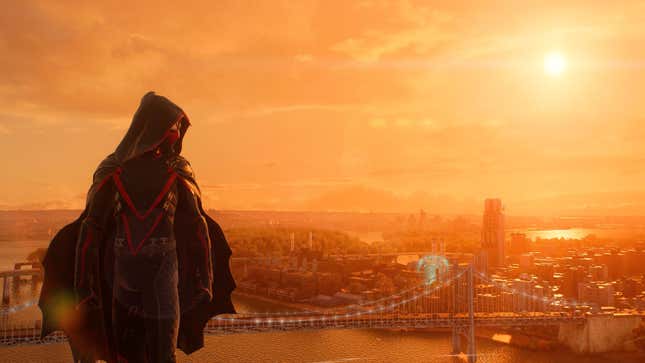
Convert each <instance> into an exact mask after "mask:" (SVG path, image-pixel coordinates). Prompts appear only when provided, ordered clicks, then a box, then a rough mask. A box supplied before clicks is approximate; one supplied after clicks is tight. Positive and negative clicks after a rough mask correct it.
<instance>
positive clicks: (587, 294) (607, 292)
mask: <svg viewBox="0 0 645 363" xmlns="http://www.w3.org/2000/svg"><path fill="white" fill-rule="evenodd" d="M578 296H579V300H580V301H581V302H583V303H590V304H596V305H597V306H598V307H602V306H614V285H613V284H611V283H593V282H589V283H583V284H580V285H579V286H578Z"/></svg>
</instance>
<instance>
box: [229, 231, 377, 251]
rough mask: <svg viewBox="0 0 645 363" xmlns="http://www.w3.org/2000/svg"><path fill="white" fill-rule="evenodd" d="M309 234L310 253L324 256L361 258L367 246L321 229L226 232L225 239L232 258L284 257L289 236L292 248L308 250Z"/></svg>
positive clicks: (367, 249) (289, 247) (341, 234)
mask: <svg viewBox="0 0 645 363" xmlns="http://www.w3.org/2000/svg"><path fill="white" fill-rule="evenodd" d="M309 232H312V237H313V238H312V240H313V247H314V250H320V249H323V250H324V253H325V254H364V253H368V252H369V245H368V244H367V243H365V242H362V241H360V240H359V239H358V238H355V237H351V236H350V235H348V234H347V233H344V232H340V231H332V230H323V229H310V228H288V227H243V228H233V229H228V230H226V232H225V233H226V238H227V240H228V242H229V244H230V246H231V249H232V250H233V254H234V256H235V257H257V256H266V255H288V254H289V251H290V249H291V234H292V233H293V236H294V241H295V248H296V250H299V249H301V248H309Z"/></svg>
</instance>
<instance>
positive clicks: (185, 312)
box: [38, 92, 236, 361]
mask: <svg viewBox="0 0 645 363" xmlns="http://www.w3.org/2000/svg"><path fill="white" fill-rule="evenodd" d="M178 120H182V122H181V126H180V131H181V135H180V139H179V140H177V142H176V144H175V147H174V151H173V152H174V154H175V155H173V159H172V162H171V163H170V165H171V167H172V168H173V169H174V171H175V172H176V173H177V174H178V175H179V177H180V178H181V179H182V182H183V183H184V185H186V186H188V187H189V189H191V190H192V192H193V193H194V194H195V195H196V196H197V197H198V198H197V199H198V204H199V210H200V212H201V214H202V216H203V217H204V218H205V220H206V222H207V224H208V232H209V237H210V242H211V246H210V248H211V259H212V266H213V284H212V291H213V298H212V299H211V300H210V301H208V302H205V301H202V302H200V303H199V304H198V305H196V306H191V307H190V309H183V308H182V309H181V312H182V313H181V317H180V325H179V333H178V340H177V348H178V349H181V350H182V351H183V352H184V353H186V354H190V353H192V352H194V351H196V350H198V349H200V348H202V347H203V346H204V333H203V329H204V326H205V324H206V323H207V321H208V320H209V319H210V318H212V317H213V316H215V315H218V314H233V313H235V308H234V306H233V304H232V302H231V292H232V291H233V290H234V289H235V286H236V285H235V281H234V280H233V276H232V275H231V271H230V267H229V259H230V256H231V249H230V247H229V245H228V242H227V241H226V238H225V236H224V233H223V232H222V229H221V228H220V226H219V225H218V224H217V222H215V221H214V220H213V219H212V218H211V217H210V216H208V215H207V214H206V212H205V211H204V209H203V207H202V205H201V198H200V197H199V196H200V191H199V187H198V186H197V183H196V181H195V177H194V174H193V172H192V169H191V168H190V164H189V163H188V161H186V159H184V158H183V157H181V156H180V155H179V153H180V152H181V146H182V141H183V137H184V135H185V133H186V130H187V128H188V127H189V125H190V123H189V121H188V118H187V117H186V116H185V113H184V112H183V110H182V109H181V108H179V107H178V106H177V105H175V104H174V103H172V102H171V101H169V100H168V99H166V98H165V97H162V96H158V95H156V94H154V93H153V92H149V93H147V94H146V95H145V96H144V97H143V98H142V100H141V104H140V106H139V108H138V110H137V112H136V113H135V115H134V117H133V119H132V123H131V125H130V128H129V130H128V132H127V133H126V135H125V137H124V138H123V140H122V141H121V143H120V144H119V146H118V147H117V149H116V151H115V152H114V153H112V154H110V155H109V156H108V157H106V158H105V160H103V161H102V162H101V163H100V164H99V166H98V168H97V170H96V171H95V173H94V178H93V183H92V186H91V187H90V190H89V192H88V195H87V203H86V207H85V210H84V211H83V212H82V213H81V215H80V216H79V218H78V219H76V220H75V221H74V222H72V223H70V224H68V225H66V226H65V227H63V228H62V229H61V230H60V231H59V232H58V233H57V234H56V235H55V236H54V238H53V239H52V241H51V242H50V244H49V248H48V249H47V254H46V255H45V258H44V259H43V268H44V280H43V286H42V290H41V292H40V299H39V301H38V305H39V307H40V309H41V311H42V314H43V325H42V332H41V338H44V337H46V336H47V335H49V334H51V333H52V332H53V331H55V330H63V331H64V332H65V334H66V335H67V337H68V338H69V343H70V346H71V348H72V352H73V353H74V355H75V359H78V358H79V357H80V358H83V359H88V360H92V359H102V360H106V361H116V359H115V357H114V354H115V353H114V352H115V350H114V342H113V339H112V326H111V316H112V289H111V286H110V284H111V282H108V281H106V280H109V278H108V277H106V276H110V273H111V272H112V269H113V263H114V256H113V253H112V250H113V243H114V238H110V237H112V236H113V235H114V229H115V226H114V224H108V225H107V226H106V230H105V231H106V233H105V234H104V238H103V239H102V240H101V241H99V242H100V248H99V260H98V261H99V263H98V267H97V269H95V270H94V271H91V272H90V273H94V274H97V276H100V278H97V279H95V281H101V283H100V286H99V291H98V295H99V300H100V302H101V305H100V306H99V307H97V308H95V309H81V310H76V309H75V305H76V301H75V291H74V265H75V264H74V261H75V257H76V256H75V254H76V243H77V240H78V238H79V232H80V226H81V222H82V221H83V219H84V218H85V216H86V214H87V206H88V205H89V203H90V202H91V201H92V198H93V197H94V195H95V194H96V192H97V191H98V190H99V189H100V188H101V187H102V185H103V183H104V182H105V180H106V179H109V177H110V175H111V174H112V173H113V172H114V171H115V170H116V169H117V168H118V167H119V166H120V165H121V164H122V163H124V162H125V161H127V160H129V159H131V158H133V157H137V156H138V155H141V154H142V153H144V152H147V151H150V150H153V149H154V148H156V147H157V146H158V145H160V143H161V142H162V140H163V136H164V134H165V132H166V131H167V130H168V129H169V128H170V127H171V126H172V125H173V124H174V123H176V122H177V121H178ZM189 228H192V225H191V223H190V221H186V220H184V219H182V218H181V217H180V216H177V217H176V219H175V225H174V232H175V238H176V240H177V257H178V265H179V266H178V268H179V272H180V274H179V276H184V275H183V274H182V273H181V271H182V269H184V268H186V267H185V266H190V265H191V264H195V263H198V261H193V260H194V258H192V257H191V256H190V254H189V253H187V250H186V249H185V248H183V247H184V246H186V243H183V241H184V240H185V239H186V238H188V236H191V233H193V231H190V230H189ZM194 286H195V283H194V281H190V280H189V279H188V278H182V277H180V280H179V296H180V305H181V304H182V301H191V298H192V295H193V294H194V291H193V289H192V288H193V287H194Z"/></svg>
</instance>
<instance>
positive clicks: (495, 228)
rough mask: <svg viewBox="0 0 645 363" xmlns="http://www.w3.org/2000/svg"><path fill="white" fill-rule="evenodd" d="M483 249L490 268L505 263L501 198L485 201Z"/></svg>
mask: <svg viewBox="0 0 645 363" xmlns="http://www.w3.org/2000/svg"><path fill="white" fill-rule="evenodd" d="M482 249H483V252H484V254H485V256H486V260H487V267H489V270H490V268H491V267H498V266H503V265H504V259H505V253H504V207H503V206H502V200H501V199H486V201H485V202H484V220H483V224H482Z"/></svg>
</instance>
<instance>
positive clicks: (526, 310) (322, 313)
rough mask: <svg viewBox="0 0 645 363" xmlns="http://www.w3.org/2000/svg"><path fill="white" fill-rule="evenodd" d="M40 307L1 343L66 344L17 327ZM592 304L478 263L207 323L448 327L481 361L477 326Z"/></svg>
mask: <svg viewBox="0 0 645 363" xmlns="http://www.w3.org/2000/svg"><path fill="white" fill-rule="evenodd" d="M539 291H542V290H539ZM34 304H35V301H27V302H26V303H23V304H21V305H17V306H14V307H11V308H8V307H4V308H3V309H2V310H1V311H0V315H4V318H3V319H1V320H0V345H15V344H47V343H53V342H61V341H65V340H66V337H65V335H64V334H63V333H62V332H55V333H53V334H50V335H49V336H48V337H46V338H44V339H40V321H35V322H33V323H30V324H22V325H16V324H12V323H11V319H9V317H10V316H11V314H14V313H16V312H18V311H20V310H21V309H24V308H27V307H29V306H32V305H34ZM585 306H586V304H583V303H579V302H575V301H570V300H565V299H563V298H562V297H559V296H558V297H554V296H550V295H548V294H544V293H542V292H540V293H536V291H534V289H532V288H531V286H529V285H526V284H509V283H508V282H506V281H501V280H496V279H494V278H491V277H489V276H486V275H484V274H482V273H479V272H478V271H475V270H474V269H473V267H472V266H471V265H458V266H450V267H449V268H446V269H443V271H438V273H437V275H436V279H434V280H432V281H427V280H426V281H423V282H422V283H420V284H417V285H414V286H409V287H407V288H405V289H402V290H401V291H397V292H395V293H392V294H391V295H389V296H386V297H383V298H380V299H376V300H372V301H366V302H362V303H359V304H354V305H348V306H342V307H336V308H329V309H325V310H316V311H290V312H277V313H241V314H234V315H220V316H217V317H214V318H212V319H211V320H210V321H208V322H207V324H206V327H205V333H206V334H216V335H217V334H220V335H221V334H240V333H261V332H272V331H298V330H312V329H417V328H446V329H448V330H450V331H451V332H452V340H451V341H452V353H453V354H459V353H465V354H466V355H467V357H468V361H469V362H475V361H476V357H477V355H476V346H475V345H476V344H475V328H476V327H512V326H552V325H558V324H561V323H574V324H584V322H585V319H586V314H584V313H583V312H584V309H583V308H584V307H585Z"/></svg>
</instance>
